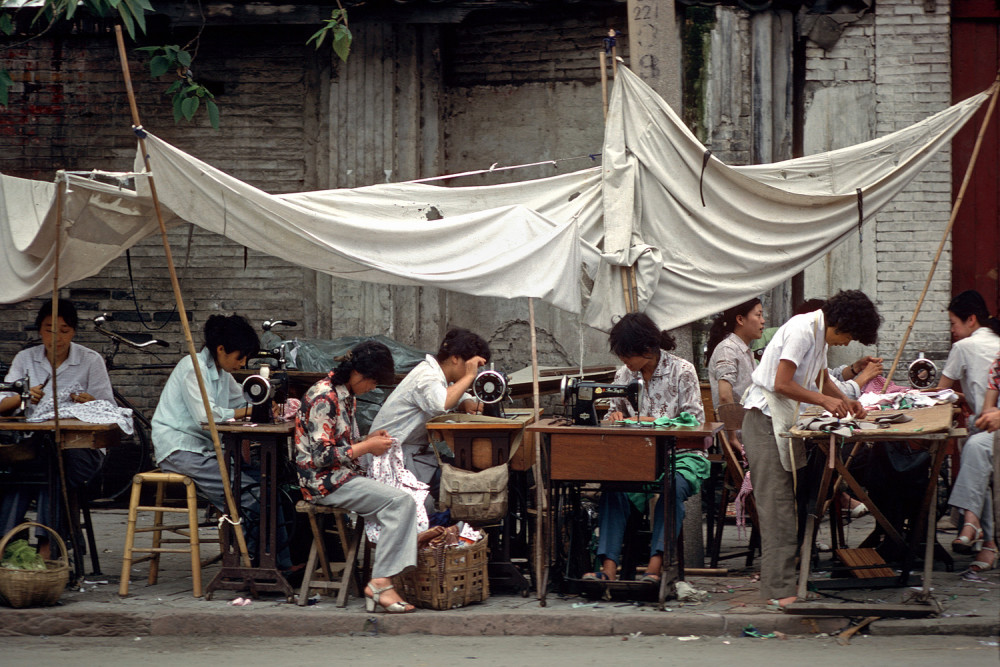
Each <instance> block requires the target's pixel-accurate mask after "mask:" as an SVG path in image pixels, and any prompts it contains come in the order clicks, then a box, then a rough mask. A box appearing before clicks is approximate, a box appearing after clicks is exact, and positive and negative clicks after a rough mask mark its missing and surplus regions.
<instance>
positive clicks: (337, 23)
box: [306, 9, 354, 62]
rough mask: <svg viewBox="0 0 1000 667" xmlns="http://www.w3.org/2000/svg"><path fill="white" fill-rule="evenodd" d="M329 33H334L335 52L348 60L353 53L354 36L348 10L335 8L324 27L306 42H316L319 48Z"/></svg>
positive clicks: (345, 60)
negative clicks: (352, 42) (350, 27)
mask: <svg viewBox="0 0 1000 667" xmlns="http://www.w3.org/2000/svg"><path fill="white" fill-rule="evenodd" d="M327 35H332V43H333V52H334V53H336V54H337V56H338V57H339V58H340V59H341V60H343V61H344V62H347V56H348V55H350V53H351V41H352V40H353V39H354V37H353V36H352V35H351V31H350V29H349V28H348V27H347V12H346V11H345V10H343V9H334V10H333V13H331V14H330V18H328V19H327V20H326V21H324V23H323V27H322V28H320V29H319V30H317V31H316V32H315V33H313V36H312V37H310V38H309V39H307V40H306V44H312V43H315V45H316V48H317V49H319V47H321V46H322V45H323V41H324V40H325V39H326V36H327Z"/></svg>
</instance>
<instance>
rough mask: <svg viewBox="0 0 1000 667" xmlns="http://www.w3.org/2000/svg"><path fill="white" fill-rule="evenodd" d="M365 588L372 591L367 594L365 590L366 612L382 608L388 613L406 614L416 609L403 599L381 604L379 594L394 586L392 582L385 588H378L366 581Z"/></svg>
mask: <svg viewBox="0 0 1000 667" xmlns="http://www.w3.org/2000/svg"><path fill="white" fill-rule="evenodd" d="M367 588H368V589H369V590H371V592H372V594H371V595H368V591H367V590H366V591H365V610H366V611H368V612H374V611H376V608H379V609H382V610H383V611H385V612H386V613H388V614H408V613H410V612H411V611H415V610H416V607H414V606H413V605H412V604H410V603H408V602H406V601H404V600H398V601H396V602H392V603H390V604H383V603H382V602H381V601H380V600H379V596H381V595H382V593H385V592H386V591H390V590H392V589H393V588H395V586H393V585H392V584H389V585H388V586H386V587H385V588H379V587H378V586H376V585H375V584H373V583H371V582H368V586H367Z"/></svg>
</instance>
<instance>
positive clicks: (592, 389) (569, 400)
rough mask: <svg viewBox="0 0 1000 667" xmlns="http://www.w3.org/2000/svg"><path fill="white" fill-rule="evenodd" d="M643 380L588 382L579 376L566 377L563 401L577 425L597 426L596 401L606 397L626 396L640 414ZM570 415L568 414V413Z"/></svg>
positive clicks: (563, 387)
mask: <svg viewBox="0 0 1000 667" xmlns="http://www.w3.org/2000/svg"><path fill="white" fill-rule="evenodd" d="M642 385H643V382H642V380H633V381H632V382H629V383H628V384H603V383H601V382H587V381H585V380H581V379H579V378H564V379H563V381H562V395H563V403H565V404H566V405H567V406H569V414H572V415H573V423H574V424H576V425H577V426H597V422H598V420H597V409H596V408H595V407H594V403H595V402H596V401H599V400H602V399H606V398H625V399H627V400H628V402H629V403H630V404H631V405H632V409H633V410H635V412H636V414H639V397H640V396H641V395H642V389H643V387H642ZM567 416H568V415H567Z"/></svg>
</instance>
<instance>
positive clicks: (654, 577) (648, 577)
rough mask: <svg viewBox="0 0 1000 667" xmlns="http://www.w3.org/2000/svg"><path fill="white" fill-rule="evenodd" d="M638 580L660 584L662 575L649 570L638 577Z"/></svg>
mask: <svg viewBox="0 0 1000 667" xmlns="http://www.w3.org/2000/svg"><path fill="white" fill-rule="evenodd" d="M636 581H641V582H643V583H650V584H658V583H660V575H658V574H653V573H652V572H647V573H646V574H644V575H642V576H641V577H639V578H638V579H636Z"/></svg>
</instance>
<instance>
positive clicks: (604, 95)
mask: <svg viewBox="0 0 1000 667" xmlns="http://www.w3.org/2000/svg"><path fill="white" fill-rule="evenodd" d="M597 59H598V60H599V61H600V63H601V99H602V101H603V102H604V106H603V107H602V108H603V109H604V122H605V123H607V122H608V58H607V55H606V54H605V53H604V51H600V52H599V53H598V54H597Z"/></svg>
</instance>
